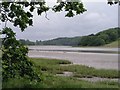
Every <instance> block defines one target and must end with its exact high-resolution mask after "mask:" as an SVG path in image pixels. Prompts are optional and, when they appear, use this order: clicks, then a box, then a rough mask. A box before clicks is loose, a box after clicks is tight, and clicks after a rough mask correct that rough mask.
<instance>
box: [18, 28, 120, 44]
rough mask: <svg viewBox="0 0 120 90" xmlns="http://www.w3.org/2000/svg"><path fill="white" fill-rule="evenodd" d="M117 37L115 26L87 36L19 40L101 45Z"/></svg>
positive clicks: (118, 35) (31, 42) (25, 41)
mask: <svg viewBox="0 0 120 90" xmlns="http://www.w3.org/2000/svg"><path fill="white" fill-rule="evenodd" d="M119 38H120V28H118V27H116V28H110V29H107V30H104V31H101V32H98V33H97V34H90V35H87V36H78V37H61V38H56V39H52V40H46V41H41V40H36V41H35V42H33V41H30V40H24V39H20V40H19V41H20V42H21V43H23V44H24V45H65V46H101V45H105V44H109V43H111V42H113V41H116V40H117V39H119Z"/></svg>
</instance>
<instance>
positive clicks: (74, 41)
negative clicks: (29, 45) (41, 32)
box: [41, 37, 81, 46]
mask: <svg viewBox="0 0 120 90" xmlns="http://www.w3.org/2000/svg"><path fill="white" fill-rule="evenodd" d="M80 40H81V37H73V38H68V37H62V38H56V39H52V40H47V41H43V42H41V44H42V45H65V46H77V45H78V44H79V42H80Z"/></svg>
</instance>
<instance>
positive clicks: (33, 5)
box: [0, 0, 86, 81]
mask: <svg viewBox="0 0 120 90" xmlns="http://www.w3.org/2000/svg"><path fill="white" fill-rule="evenodd" d="M11 1H12V0H11ZM58 3H59V5H55V6H54V7H53V8H52V10H53V11H55V12H60V11H62V10H63V9H64V10H65V11H66V12H67V14H66V15H65V16H66V17H73V16H74V15H77V14H81V13H83V12H85V11H86V9H85V8H84V6H83V4H82V2H67V1H65V2H58ZM26 8H27V9H26ZM35 9H36V11H37V14H38V15H41V14H42V13H43V12H44V13H45V14H46V15H45V17H46V18H47V13H46V12H47V11H48V10H49V9H50V8H49V7H48V6H46V4H45V1H44V0H41V2H39V1H37V0H34V2H32V1H30V2H28V1H25V2H5V1H2V3H1V9H0V12H1V18H0V20H1V21H2V22H4V23H5V27H4V28H3V29H2V34H5V35H6V36H5V38H3V40H2V52H3V53H2V77H3V81H6V80H7V79H8V78H15V77H26V78H30V79H31V80H32V79H33V80H34V79H36V80H37V81H39V80H40V77H39V75H37V73H36V72H34V70H33V68H32V66H33V64H32V63H31V62H30V61H29V60H28V59H27V53H28V48H27V47H25V46H24V45H23V44H21V43H20V42H19V41H18V40H16V38H15V33H14V32H13V30H12V29H11V28H8V27H7V22H8V21H9V22H10V23H12V24H13V25H14V26H15V27H17V26H19V28H20V29H21V31H24V30H25V29H26V28H27V27H28V26H32V24H33V12H34V11H35Z"/></svg>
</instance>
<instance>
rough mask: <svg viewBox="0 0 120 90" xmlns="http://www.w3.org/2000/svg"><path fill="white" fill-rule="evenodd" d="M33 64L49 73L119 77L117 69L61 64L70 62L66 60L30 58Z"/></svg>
mask: <svg viewBox="0 0 120 90" xmlns="http://www.w3.org/2000/svg"><path fill="white" fill-rule="evenodd" d="M30 60H31V61H32V62H33V63H34V64H35V66H37V67H38V68H39V69H41V70H42V71H47V72H48V73H51V74H58V73H63V72H65V71H69V72H73V73H74V76H76V77H77V76H79V77H85V76H86V77H87V76H89V77H92V76H95V77H101V78H119V77H120V76H119V75H118V71H117V70H105V69H95V68H93V67H88V66H85V65H61V63H64V64H71V62H69V61H66V60H55V59H53V60H50V59H37V58H31V59H30Z"/></svg>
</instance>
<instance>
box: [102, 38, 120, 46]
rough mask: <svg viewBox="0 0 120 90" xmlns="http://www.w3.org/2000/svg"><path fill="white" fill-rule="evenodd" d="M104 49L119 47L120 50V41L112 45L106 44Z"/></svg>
mask: <svg viewBox="0 0 120 90" xmlns="http://www.w3.org/2000/svg"><path fill="white" fill-rule="evenodd" d="M103 47H110V48H113V47H119V48H120V39H119V40H117V41H114V42H112V43H110V44H106V45H104V46H103Z"/></svg>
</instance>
